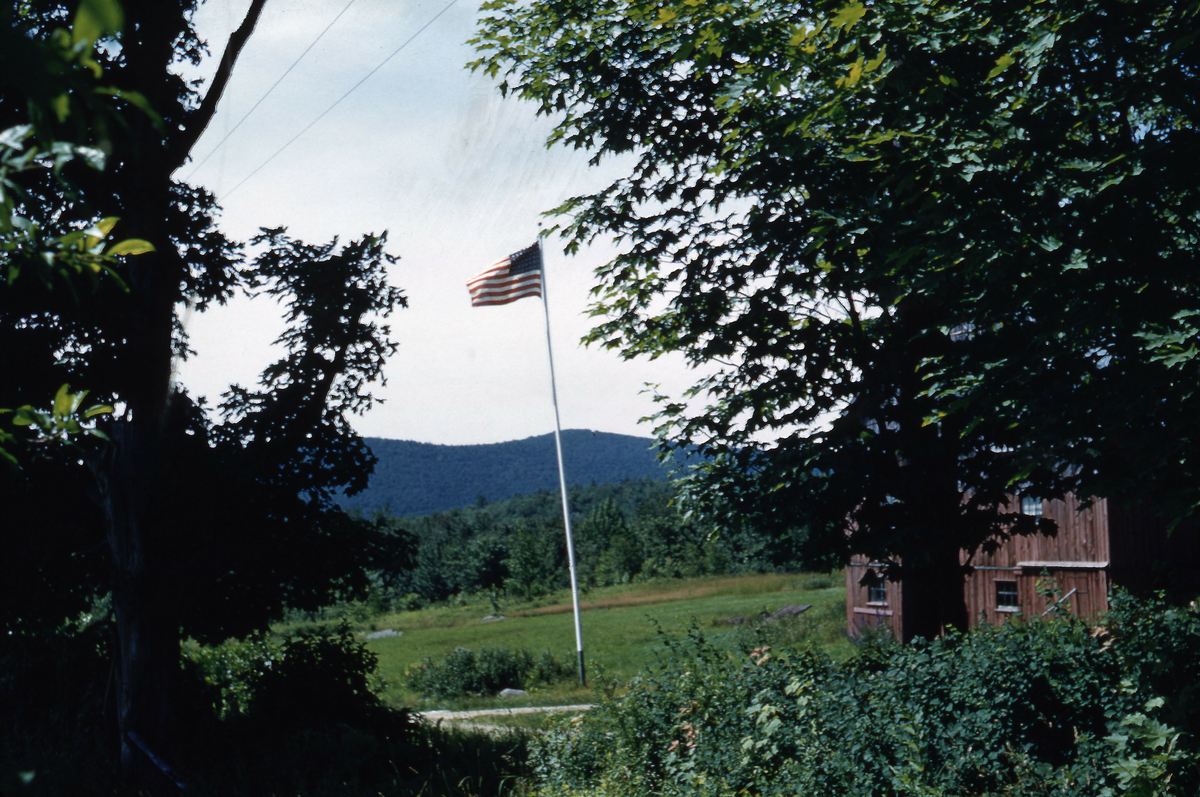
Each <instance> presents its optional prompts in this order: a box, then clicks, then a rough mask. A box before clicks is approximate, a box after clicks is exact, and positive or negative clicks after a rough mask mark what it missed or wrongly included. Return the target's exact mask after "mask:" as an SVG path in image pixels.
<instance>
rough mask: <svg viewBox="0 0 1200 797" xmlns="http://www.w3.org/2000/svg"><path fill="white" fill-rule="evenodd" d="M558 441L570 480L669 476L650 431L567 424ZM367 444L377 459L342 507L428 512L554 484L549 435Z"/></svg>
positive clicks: (555, 475) (376, 439) (555, 460)
mask: <svg viewBox="0 0 1200 797" xmlns="http://www.w3.org/2000/svg"><path fill="white" fill-rule="evenodd" d="M562 443H563V461H564V463H565V469H566V473H567V482H568V484H604V483H607V482H619V481H621V480H622V479H640V478H643V477H645V478H650V479H659V480H664V479H666V478H667V477H668V476H669V469H668V467H667V466H665V465H664V464H663V463H661V462H660V461H659V460H658V458H657V456H658V449H657V448H656V447H655V443H654V440H653V439H651V438H649V437H634V436H632V435H621V434H608V433H606V432H592V431H588V430H586V429H568V430H567V431H565V432H563V434H562ZM367 444H368V445H369V446H370V448H371V451H372V453H374V455H375V456H376V457H377V458H378V460H379V462H378V463H377V464H376V465H375V473H374V475H372V476H371V482H370V486H369V487H368V488H367V489H366V490H365V491H363V492H362V493H359V494H358V495H355V496H346V497H343V498H342V499H341V501H340V503H341V504H342V506H343V507H344V508H346V509H360V510H362V511H363V512H365V513H370V512H372V511H374V510H376V509H384V508H386V509H387V511H388V512H390V513H391V514H393V515H396V516H397V517H403V516H405V515H427V514H429V513H431V512H440V511H446V510H450V509H453V508H454V507H460V506H467V505H470V504H472V503H474V502H475V500H476V498H477V497H479V496H482V497H483V498H484V499H486V500H488V501H502V500H504V499H507V498H511V497H513V496H516V495H527V494H529V493H536V492H537V491H538V490H553V489H557V487H558V458H557V456H556V454H555V451H554V436H553V435H551V434H545V435H540V436H538V437H530V438H526V439H524V440H513V441H510V442H507V443H493V444H488V445H469V446H448V445H434V444H432V443H416V442H413V441H411V440H387V439H384V438H380V437H370V438H367Z"/></svg>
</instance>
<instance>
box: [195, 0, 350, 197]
mask: <svg viewBox="0 0 1200 797" xmlns="http://www.w3.org/2000/svg"><path fill="white" fill-rule="evenodd" d="M354 3H355V0H350V2H349V3H346V7H345V8H343V9H342V10H341V11H339V12H338V15H337V16H336V17H334V18H333V22H330V23H329V24H328V25H326V26H325V30H323V31H321V33H320V35H319V36H317V38H315V39H313V41H312V44H310V45H308V47H306V48H305V50H304V52H302V53H300V57H299V58H297V59H296V60H295V61H293V62H292V65H291V66H289V67H288V68H287V71H286V72H284V73H283V74H282V75H280V76H279V80H276V81H275V83H274V84H272V86H271V88H269V89H267V91H266V93H265V94H263V95H262V96H261V97H259V98H258V102H256V103H254V106H253V107H252V108H251V109H250V110H248V111H246V115H245V116H243V117H242V118H241V119H239V120H238V122H237V124H235V125H234V126H233V127H231V128H229V131H228V132H227V133H226V134H225V137H224V138H222V139H221V140H220V141H218V142H217V145H216V146H215V147H213V148H212V150H211V151H210V152H209V153H208V154H207V155H205V156H204V160H202V161H200V162H199V163H197V164H196V167H195V168H194V169H192V170H191V172H189V173H188V176H187V177H185V178H184V180H191V179H192V175H194V174H195V173H196V172H198V171H200V167H201V166H203V165H204V164H205V163H207V162H208V159H209V158H211V157H212V156H213V155H214V154H216V152H217V150H219V149H220V148H221V147H222V145H224V144H225V142H226V141H228V140H229V137H230V136H232V135H233V133H234V131H235V130H237V129H238V128H239V127H241V126H242V122H244V121H246V120H247V119H248V118H249V117H250V114H252V113H254V112H255V110H257V109H258V106H260V105H262V103H263V100H265V99H266V98H267V97H269V96H270V94H271V92H272V91H274V90H275V89H276V87H277V86H278V85H279V84H280V83H282V82H283V79H284V78H285V77H287V76H288V75H289V74H290V73H291V71H292V70H293V69H295V68H296V64H298V63H300V62H301V61H303V60H304V56H306V55H308V51H309V50H311V49H312V48H313V47H316V46H317V42H319V41H321V39H323V38H324V37H325V34H326V33H328V32H329V29H330V28H332V27H333V26H334V24H335V23H336V22H337V21H338V20H339V19H341V18H342V14H345V13H346V12H347V11H349V10H350V6H352V5H354Z"/></svg>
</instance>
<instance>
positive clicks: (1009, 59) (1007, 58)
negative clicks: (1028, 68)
mask: <svg viewBox="0 0 1200 797" xmlns="http://www.w3.org/2000/svg"><path fill="white" fill-rule="evenodd" d="M1016 60H1017V59H1016V58H1014V57H1013V56H1012V55H1011V54H1009V55H1002V56H1000V57H999V58H997V59H996V66H995V67H993V68H992V71H991V72H988V76H987V79H988V80H991V79H992V78H994V77H996V76H997V75H999V74H1000V73H1001V72H1003V71H1004V70H1005V69H1008V68H1009V67H1010V66H1012V65H1013V63H1014V62H1015V61H1016Z"/></svg>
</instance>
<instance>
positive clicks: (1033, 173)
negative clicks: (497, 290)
mask: <svg viewBox="0 0 1200 797" xmlns="http://www.w3.org/2000/svg"><path fill="white" fill-rule="evenodd" d="M486 8H488V9H490V11H491V15H490V16H489V17H487V18H485V19H484V21H483V22H482V23H481V26H480V30H479V35H478V37H477V38H476V39H475V40H474V43H475V46H476V47H477V48H478V50H479V52H480V54H481V58H480V59H479V60H478V61H477V62H476V63H475V66H476V68H480V69H483V70H485V71H487V72H488V73H490V74H493V75H496V76H497V77H499V78H500V80H501V89H502V90H504V91H505V92H515V93H516V94H517V95H518V96H521V97H523V98H525V99H527V100H530V101H533V102H535V103H537V105H538V108H539V110H540V111H541V112H543V113H546V114H549V115H552V116H554V117H555V118H556V119H557V120H558V123H557V126H556V127H555V129H554V133H553V135H552V137H551V140H552V141H555V142H560V143H563V144H566V145H569V146H574V147H578V148H584V149H588V150H590V151H592V152H593V153H594V160H595V161H599V160H600V159H602V158H604V157H607V156H610V155H617V154H629V155H631V156H632V160H631V164H632V165H631V168H630V169H629V171H628V173H627V174H626V175H624V176H623V177H621V178H620V179H618V180H616V181H614V182H613V183H612V184H610V185H608V186H607V187H605V188H603V189H601V190H599V191H597V192H595V193H594V194H590V195H585V196H579V197H575V198H573V199H571V200H569V201H567V202H566V203H564V204H563V205H562V206H561V207H559V208H557V209H556V211H555V212H556V213H558V214H560V215H562V216H565V217H566V221H565V222H564V224H563V225H562V226H561V228H560V231H561V233H562V234H563V235H564V236H565V237H566V239H567V242H568V247H569V248H573V247H577V246H579V245H581V244H583V243H585V242H587V241H589V240H591V239H593V238H594V237H596V236H598V235H612V236H615V237H616V239H617V240H618V241H619V242H621V244H622V253H621V254H620V255H618V256H617V257H616V258H615V259H614V260H613V261H612V262H610V263H609V264H607V265H606V266H603V267H601V268H600V269H599V270H598V272H597V276H598V285H597V287H596V289H595V296H596V302H595V304H594V311H595V314H596V316H597V317H598V318H599V319H600V321H599V325H598V326H597V327H596V329H595V330H594V332H593V333H592V336H591V340H592V341H593V342H595V343H599V344H602V345H606V346H609V347H613V348H616V349H619V350H620V351H621V352H622V353H623V354H624V355H626V356H630V357H633V356H650V357H654V356H657V355H659V354H662V353H664V352H667V351H682V352H684V353H685V354H686V355H687V356H688V357H689V358H690V361H691V362H692V363H693V364H694V365H697V366H700V365H703V366H705V368H706V369H710V370H706V373H710V375H708V376H705V377H704V378H702V379H700V380H699V381H698V382H697V383H696V385H695V386H694V388H693V389H692V391H691V392H690V394H689V395H687V396H685V397H672V398H671V399H667V400H664V403H663V404H662V413H661V415H660V420H661V421H662V426H661V432H662V433H663V434H664V435H666V436H667V437H668V438H670V439H672V440H675V441H677V442H691V443H696V444H699V445H700V446H702V447H703V448H704V449H705V451H706V452H708V453H712V454H716V455H718V456H719V457H723V461H724V463H725V465H724V466H722V465H721V464H720V463H721V460H720V459H719V460H718V463H717V464H716V465H714V466H712V467H711V468H710V469H709V472H708V477H709V479H710V483H711V479H716V480H717V481H719V482H720V481H724V482H725V485H726V487H727V489H726V490H725V491H724V498H723V500H724V501H725V506H726V507H727V508H730V509H731V510H732V511H731V513H730V514H731V515H741V516H742V517H747V516H749V517H752V518H753V519H755V520H756V521H757V522H765V523H775V524H778V525H786V524H788V523H794V522H795V518H796V515H797V513H802V514H804V515H806V516H808V517H810V518H811V519H813V521H814V522H815V524H816V525H817V526H818V527H823V528H825V529H827V530H828V532H829V533H828V535H827V537H826V539H827V540H828V541H829V542H830V543H831V544H832V545H834V546H836V547H839V548H841V549H842V550H843V551H847V550H854V551H858V552H862V553H866V554H869V555H871V556H875V557H878V558H880V559H883V560H892V561H895V560H896V558H897V557H903V558H904V559H905V560H906V561H907V562H916V561H918V560H920V559H922V558H925V559H928V558H929V557H931V556H935V554H933V553H932V552H934V551H942V552H943V553H942V554H940V555H941V556H942V559H943V565H942V569H943V570H946V569H953V568H956V567H957V554H955V555H954V561H953V563H951V562H950V553H949V551H951V550H953V551H957V549H958V548H959V547H962V548H966V549H968V550H972V549H974V548H976V547H978V546H980V545H986V544H988V542H987V541H988V540H994V539H997V538H998V537H1001V536H1003V535H1006V534H1009V533H1014V532H1028V531H1032V530H1033V529H1034V524H1033V523H1032V522H1030V521H1029V520H1028V519H1025V518H1023V517H1021V516H1020V515H1019V514H1016V513H1013V512H1011V511H1009V504H1008V501H1009V498H1008V496H1010V495H1011V494H1012V493H1014V492H1016V491H1018V490H1019V491H1023V492H1026V493H1029V494H1032V495H1036V496H1040V497H1053V496H1055V495H1060V494H1062V493H1063V492H1064V491H1068V490H1074V491H1077V492H1081V493H1083V494H1088V495H1104V496H1110V497H1113V498H1118V499H1120V498H1128V499H1134V498H1138V499H1143V500H1151V501H1154V502H1155V503H1156V505H1157V506H1159V507H1161V508H1163V509H1164V510H1165V511H1166V512H1168V513H1169V515H1170V516H1173V517H1178V516H1181V515H1184V514H1186V513H1188V512H1190V511H1191V509H1192V507H1194V506H1195V505H1196V504H1197V503H1200V493H1198V492H1197V486H1196V485H1197V484H1200V481H1198V480H1197V479H1196V475H1197V474H1196V472H1195V469H1196V461H1195V457H1194V454H1193V453H1192V452H1193V451H1194V445H1193V442H1194V440H1195V439H1196V431H1197V429H1196V419H1197V418H1200V413H1198V412H1197V411H1196V410H1197V408H1196V407H1195V402H1196V396H1195V389H1194V385H1195V384H1196V380H1195V378H1194V376H1195V374H1194V373H1193V369H1194V368H1195V367H1196V366H1197V363H1196V358H1195V357H1194V352H1195V348H1194V345H1195V340H1196V335H1195V333H1196V330H1195V328H1194V327H1193V326H1189V324H1190V319H1192V318H1193V317H1194V314H1195V313H1196V312H1197V309H1198V308H1200V295H1198V294H1200V283H1198V282H1197V280H1196V279H1195V277H1194V267H1195V252H1196V245H1197V232H1198V229H1200V228H1198V226H1197V222H1198V221H1200V207H1198V204H1197V202H1198V199H1200V186H1197V183H1196V180H1195V175H1196V174H1197V173H1198V169H1197V165H1198V164H1197V163H1196V158H1197V157H1198V155H1197V153H1198V150H1197V148H1196V147H1195V143H1196V132H1195V113H1196V105H1195V98H1196V96H1197V93H1196V89H1197V88H1198V85H1197V78H1198V77H1200V73H1198V70H1197V52H1198V50H1197V47H1196V44H1195V40H1196V38H1197V36H1198V34H1200V27H1198V24H1197V23H1198V20H1197V11H1198V8H1200V7H1198V6H1197V5H1196V4H1195V3H1190V4H1179V3H1173V2H1166V1H1165V0H1162V1H1159V2H1118V3H1110V2H1099V0H1074V1H1068V0H1061V1H1058V2H1042V3H1025V2H1013V3H1008V2H1004V3H995V2H987V3H983V2H966V1H964V0H959V1H958V2H955V1H954V0H950V1H948V2H931V1H930V0H879V1H877V2H872V3H859V2H851V3H847V2H845V0H835V1H834V2H814V3H805V4H794V3H784V2H773V1H772V0H768V2H752V3H751V2H736V1H735V2H707V1H705V0H701V1H700V2H697V1H696V0H683V2H677V3H676V2H641V0H620V1H619V2H609V3H600V4H594V3H590V2H582V0H545V1H544V2H536V3H532V4H526V3H519V2H514V0H496V1H495V2H492V3H489V4H487V5H486ZM748 481H749V482H752V483H753V485H752V489H751V488H748V487H747V482H748ZM740 499H744V500H740ZM847 519H849V526H850V527H849V532H848V533H847V530H846V525H847ZM943 597H948V595H947V596H943Z"/></svg>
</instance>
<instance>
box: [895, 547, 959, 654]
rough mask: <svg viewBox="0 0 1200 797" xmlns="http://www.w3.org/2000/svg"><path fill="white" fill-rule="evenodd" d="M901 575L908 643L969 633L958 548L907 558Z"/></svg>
mask: <svg viewBox="0 0 1200 797" xmlns="http://www.w3.org/2000/svg"><path fill="white" fill-rule="evenodd" d="M901 572H902V580H901V590H902V592H901V594H902V595H903V599H902V601H901V604H902V606H901V614H902V616H903V629H902V631H901V636H902V638H903V640H904V641H905V642H911V641H912V640H913V639H914V638H915V637H924V638H925V639H933V638H934V637H936V636H939V635H941V634H944V633H945V632H947V631H949V630H950V629H957V630H960V631H962V630H966V628H967V624H968V620H969V618H968V617H967V599H966V595H965V594H964V592H963V586H964V574H963V569H962V566H961V565H960V564H959V556H958V548H957V547H955V546H953V545H942V546H939V547H938V549H937V550H933V551H922V552H920V553H914V554H913V555H911V556H906V557H905V558H904V561H903V564H902V569H901Z"/></svg>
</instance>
